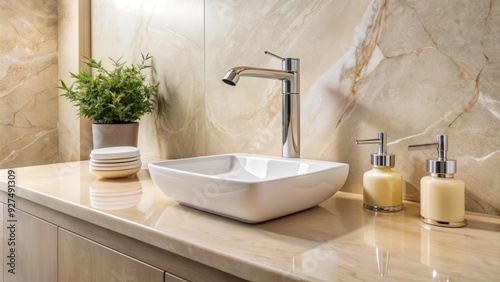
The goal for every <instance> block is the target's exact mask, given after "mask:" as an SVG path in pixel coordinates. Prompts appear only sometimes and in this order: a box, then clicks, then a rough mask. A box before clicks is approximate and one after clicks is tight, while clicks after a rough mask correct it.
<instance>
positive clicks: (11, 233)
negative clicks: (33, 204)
mask: <svg viewBox="0 0 500 282" xmlns="http://www.w3.org/2000/svg"><path fill="white" fill-rule="evenodd" d="M9 214H10V213H9V212H8V211H7V205H5V204H2V237H3V240H2V250H3V252H2V260H3V263H2V270H3V271H2V278H3V281H5V282H7V281H9V282H16V281H20V282H25V281H40V282H44V281H46V282H54V281H57V226H56V225H54V224H51V223H49V222H47V221H44V220H42V219H39V218H37V217H34V216H32V215H30V214H27V213H25V212H23V211H21V210H16V211H15V218H14V219H15V221H9V220H12V219H13V218H11V217H9ZM9 270H10V272H9Z"/></svg>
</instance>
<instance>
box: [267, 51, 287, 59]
mask: <svg viewBox="0 0 500 282" xmlns="http://www.w3.org/2000/svg"><path fill="white" fill-rule="evenodd" d="M264 54H266V55H269V56H273V57H275V58H277V59H280V60H282V61H284V60H285V58H283V57H280V56H278V55H276V54H273V53H271V52H269V51H265V52H264Z"/></svg>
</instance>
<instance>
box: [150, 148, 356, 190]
mask: <svg viewBox="0 0 500 282" xmlns="http://www.w3.org/2000/svg"><path fill="white" fill-rule="evenodd" d="M224 157H235V158H236V159H238V157H246V158H256V159H269V160H276V161H280V162H288V163H307V164H314V165H322V166H324V167H322V168H320V169H316V170H314V171H310V172H306V173H302V174H291V175H286V176H279V177H274V178H262V179H248V180H242V179H238V178H232V177H226V178H224V179H226V180H230V181H233V182H236V183H242V184H258V183H263V182H271V181H279V180H284V179H287V178H294V177H301V176H311V175H314V174H319V173H321V172H324V171H325V170H328V169H332V168H335V167H344V166H349V164H346V163H339V162H331V161H322V160H311V159H303V158H284V157H280V156H272V155H260V154H248V153H227V154H217V155H206V156H198V157H189V158H182V159H171V160H163V161H158V162H153V163H150V164H148V168H149V167H150V166H154V167H157V168H160V169H165V170H168V171H172V172H176V173H180V174H189V175H193V176H198V177H202V178H210V179H216V180H217V179H221V178H220V177H218V176H217V175H221V174H222V173H221V174H217V175H211V174H204V173H199V172H193V171H188V170H182V169H178V168H172V167H168V166H163V165H162V164H172V163H189V162H193V161H196V160H202V159H207V160H208V159H211V158H224ZM225 173H227V172H225Z"/></svg>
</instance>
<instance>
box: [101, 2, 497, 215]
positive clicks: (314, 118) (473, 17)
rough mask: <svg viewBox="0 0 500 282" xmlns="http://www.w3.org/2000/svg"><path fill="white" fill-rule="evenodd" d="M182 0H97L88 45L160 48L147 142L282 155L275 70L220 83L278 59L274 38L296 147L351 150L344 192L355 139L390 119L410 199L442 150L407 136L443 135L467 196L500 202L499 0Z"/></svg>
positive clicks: (125, 50) (197, 151)
mask: <svg viewBox="0 0 500 282" xmlns="http://www.w3.org/2000/svg"><path fill="white" fill-rule="evenodd" d="M178 2H179V1H178ZM182 2H183V3H184V2H186V4H180V3H177V2H174V1H164V2H160V1H153V0H148V1H146V0H144V1H98V0H94V1H93V18H94V19H95V22H94V24H93V34H94V35H93V55H94V56H97V57H103V58H105V57H106V56H113V57H116V56H120V55H123V56H124V58H127V59H130V60H134V59H135V58H136V57H135V56H136V54H137V53H139V52H150V53H152V54H153V55H154V56H155V62H154V64H155V67H154V72H153V77H154V79H155V80H156V81H159V82H160V83H162V88H161V90H160V92H161V99H160V103H159V113H158V114H157V116H149V117H145V118H144V119H143V120H142V121H141V126H142V128H143V129H141V130H142V131H141V132H142V137H141V138H142V139H141V142H140V146H141V150H145V151H147V152H149V153H151V154H156V155H158V156H161V157H185V156H194V155H209V154H218V153H229V152H247V153H260V154H271V155H280V154H281V83H280V82H278V81H273V80H265V79H256V78H246V77H245V78H242V79H241V80H240V82H239V83H238V85H237V86H236V87H231V86H228V85H225V84H223V83H222V82H221V78H222V76H223V75H224V74H225V72H226V71H227V70H228V69H229V68H231V67H235V66H239V65H249V66H255V67H265V68H280V67H281V64H280V62H279V61H278V60H276V59H275V58H272V57H269V56H266V55H265V54H264V51H265V50H269V51H271V52H274V53H276V54H278V55H281V56H288V57H296V58H300V59H301V103H302V112H301V114H302V122H301V127H302V134H301V138H302V157H303V158H311V159H322V160H331V161H340V162H345V163H349V164H350V174H349V177H348V180H347V182H346V184H345V186H344V187H343V190H344V191H348V192H354V193H361V191H362V174H363V173H364V172H365V171H367V170H369V169H370V168H371V167H370V163H369V155H370V153H373V152H375V151H376V147H372V146H356V145H355V144H354V140H355V139H360V138H374V137H376V136H377V132H379V131H385V132H387V133H388V137H389V146H388V148H389V151H390V152H392V153H394V154H396V167H395V169H396V170H398V171H400V172H401V173H402V174H403V179H404V189H405V198H407V199H411V200H417V201H418V200H419V180H420V178H421V177H422V176H424V175H426V172H425V159H426V158H434V157H435V155H436V152H435V151H434V150H429V151H421V152H408V151H407V147H408V145H410V144H416V143H428V142H432V141H434V140H435V136H436V135H437V134H447V135H448V136H449V142H450V144H449V148H450V152H449V156H450V157H451V158H455V159H457V161H458V173H457V175H456V176H457V177H459V178H462V179H463V180H464V181H465V183H466V209H467V210H470V211H477V212H483V213H490V214H500V196H499V195H500V191H499V190H500V175H499V169H498V168H499V167H500V154H499V151H500V138H499V137H500V133H499V132H500V122H499V121H500V114H499V113H500V102H499V100H500V99H499V98H500V94H499V93H500V84H499V83H498V76H499V75H500V53H499V51H498V50H500V48H498V46H499V42H500V29H499V28H498V27H499V26H500V23H499V19H500V15H499V14H500V1H497V0H494V1H486V0H481V1H467V0H464V1H438V0H432V1H430V0H429V1H413V0H408V1H403V0H401V1H399V0H390V1H389V0H387V1H384V0H380V1H377V0H373V1H362V0H357V1H347V0H329V1H327V0H317V1H313V0H311V1H285V0H272V1H269V0H266V1H264V0H254V1H245V0H205V1H202V0H199V1H194V0H192V1H182ZM174 3H175V4H174ZM115 55H116V56H115ZM158 117H160V118H158ZM144 124H146V125H145V126H143V125H144Z"/></svg>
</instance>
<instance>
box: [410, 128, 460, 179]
mask: <svg viewBox="0 0 500 282" xmlns="http://www.w3.org/2000/svg"><path fill="white" fill-rule="evenodd" d="M432 148H437V151H438V158H437V159H436V160H431V159H428V160H427V162H426V168H427V171H428V172H430V173H436V174H438V175H439V176H446V175H452V174H454V173H455V172H456V161H455V160H449V159H448V156H447V155H448V136H446V135H437V136H436V142H434V143H427V144H416V145H409V146H408V150H409V151H417V150H426V149H432Z"/></svg>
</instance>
